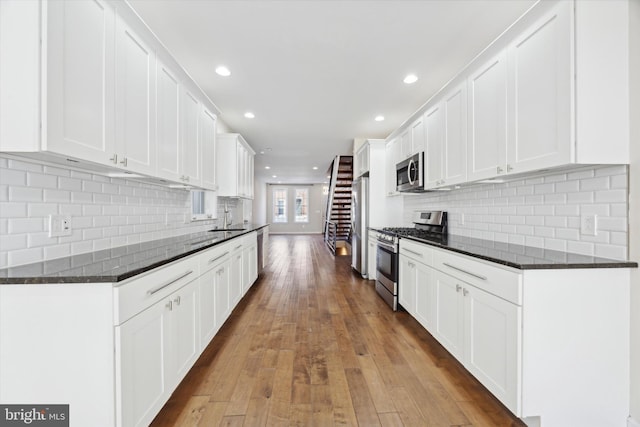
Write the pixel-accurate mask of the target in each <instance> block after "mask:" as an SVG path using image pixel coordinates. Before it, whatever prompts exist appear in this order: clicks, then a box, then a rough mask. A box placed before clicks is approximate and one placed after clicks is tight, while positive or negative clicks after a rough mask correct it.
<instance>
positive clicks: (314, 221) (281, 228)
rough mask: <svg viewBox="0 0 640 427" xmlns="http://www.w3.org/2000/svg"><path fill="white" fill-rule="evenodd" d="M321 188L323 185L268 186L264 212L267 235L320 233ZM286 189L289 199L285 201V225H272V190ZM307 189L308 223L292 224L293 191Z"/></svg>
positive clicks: (322, 207)
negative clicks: (267, 227) (267, 228)
mask: <svg viewBox="0 0 640 427" xmlns="http://www.w3.org/2000/svg"><path fill="white" fill-rule="evenodd" d="M322 187H323V184H301V185H284V184H277V185H276V184H268V185H267V186H266V192H267V194H266V200H267V203H266V211H267V222H268V223H269V233H275V234H277V233H287V234H289V233H291V234H298V233H322V210H323V209H325V207H324V206H323V205H322V200H323V197H322ZM274 188H287V189H289V198H288V200H287V212H288V213H287V218H288V220H289V222H287V223H274V222H273V218H272V214H273V211H272V209H271V207H272V206H273V191H272V190H273V189H274ZM295 188H308V189H309V222H308V223H294V222H293V196H292V195H293V189H295Z"/></svg>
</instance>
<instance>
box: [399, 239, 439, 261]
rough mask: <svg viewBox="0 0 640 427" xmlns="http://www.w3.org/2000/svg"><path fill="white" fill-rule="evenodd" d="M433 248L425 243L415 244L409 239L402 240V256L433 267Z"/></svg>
mask: <svg viewBox="0 0 640 427" xmlns="http://www.w3.org/2000/svg"><path fill="white" fill-rule="evenodd" d="M433 250H434V249H433V248H432V247H431V246H429V245H427V244H424V243H418V242H414V241H412V240H408V239H400V254H401V255H405V256H408V257H409V258H412V259H414V260H416V261H418V262H421V263H423V264H427V265H431V264H432V262H433Z"/></svg>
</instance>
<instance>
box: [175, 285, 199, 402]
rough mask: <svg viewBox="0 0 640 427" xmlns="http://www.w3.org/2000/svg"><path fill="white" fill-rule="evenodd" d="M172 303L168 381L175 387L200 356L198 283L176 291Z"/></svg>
mask: <svg viewBox="0 0 640 427" xmlns="http://www.w3.org/2000/svg"><path fill="white" fill-rule="evenodd" d="M171 301H172V313H171V342H172V350H173V351H172V353H173V358H172V359H173V360H172V364H171V365H170V367H169V369H170V376H169V375H167V379H168V380H169V381H170V384H172V386H175V385H178V383H179V382H180V381H182V379H183V378H184V376H185V375H186V374H187V372H189V369H191V367H192V366H193V364H194V363H195V361H196V359H197V358H198V356H199V355H200V331H199V310H198V281H197V280H194V281H192V282H191V283H189V284H188V285H186V286H185V287H183V288H182V289H180V290H178V291H176V292H175V293H174V294H173V295H172V296H171ZM171 389H172V390H173V387H172V388H171Z"/></svg>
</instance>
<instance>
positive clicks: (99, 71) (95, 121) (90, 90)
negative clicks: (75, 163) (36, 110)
mask: <svg viewBox="0 0 640 427" xmlns="http://www.w3.org/2000/svg"><path fill="white" fill-rule="evenodd" d="M46 12H47V17H46V18H47V21H46V22H47V25H46V27H45V28H46V31H47V33H46V39H45V41H46V46H47V55H46V61H47V63H46V70H47V72H46V79H47V81H46V84H45V88H46V90H47V93H46V99H47V106H46V110H45V111H46V114H47V118H46V126H47V127H46V129H47V135H46V138H44V140H43V141H42V145H43V149H45V150H47V151H53V152H56V153H61V154H64V155H68V156H72V157H76V158H79V159H83V160H89V161H93V162H97V163H102V164H113V163H112V161H110V160H109V159H111V158H113V154H114V150H115V137H114V111H115V108H114V72H113V68H112V65H113V63H114V31H115V30H114V23H115V12H114V10H113V9H112V8H111V7H109V6H108V5H107V4H106V3H104V2H102V1H99V0H90V1H54V2H48V3H47V7H46Z"/></svg>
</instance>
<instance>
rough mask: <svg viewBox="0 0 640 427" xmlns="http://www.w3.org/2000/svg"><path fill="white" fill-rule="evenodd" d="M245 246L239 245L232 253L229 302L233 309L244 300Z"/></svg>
mask: <svg viewBox="0 0 640 427" xmlns="http://www.w3.org/2000/svg"><path fill="white" fill-rule="evenodd" d="M243 247H244V244H242V243H238V244H237V245H235V247H234V248H233V251H232V252H231V283H230V285H229V302H230V303H231V306H232V307H235V305H236V304H237V303H238V301H240V299H241V298H242V288H243V284H244V280H243V277H242V276H243V275H242V270H243V267H242V252H243Z"/></svg>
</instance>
